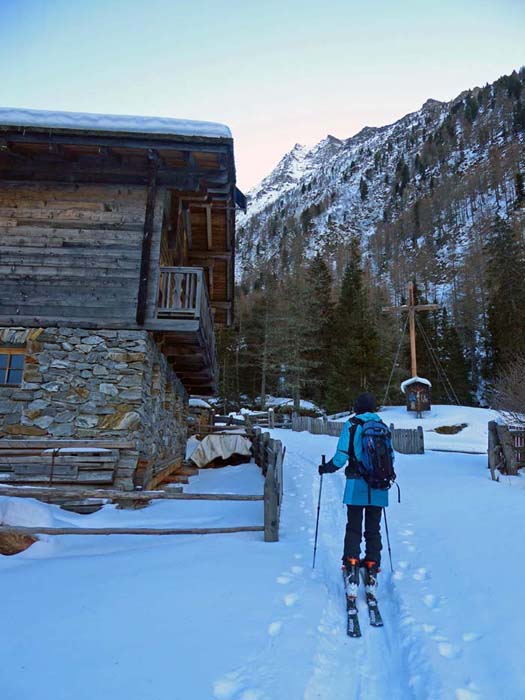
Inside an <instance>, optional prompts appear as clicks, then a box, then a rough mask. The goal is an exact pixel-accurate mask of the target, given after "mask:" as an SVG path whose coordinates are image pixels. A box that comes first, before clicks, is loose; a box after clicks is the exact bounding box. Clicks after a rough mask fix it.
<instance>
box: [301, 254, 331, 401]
mask: <svg viewBox="0 0 525 700" xmlns="http://www.w3.org/2000/svg"><path fill="white" fill-rule="evenodd" d="M305 278H306V289H307V295H306V299H305V312H306V314H307V317H308V318H309V319H310V323H309V327H308V329H307V332H306V335H305V349H304V352H305V357H306V359H307V360H308V361H309V365H310V372H309V376H308V378H307V380H306V382H305V389H306V394H305V395H306V396H307V397H308V398H311V399H312V400H313V401H315V402H316V403H317V404H318V405H324V403H325V398H326V388H327V382H328V372H329V368H330V349H331V346H332V342H331V331H332V321H333V304H332V277H331V275H330V270H329V269H328V265H327V264H326V262H325V261H324V260H323V258H322V256H321V255H319V254H317V255H316V256H315V258H314V259H313V260H312V262H311V263H310V264H309V266H308V268H307V269H306V275H305Z"/></svg>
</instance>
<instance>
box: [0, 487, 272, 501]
mask: <svg viewBox="0 0 525 700" xmlns="http://www.w3.org/2000/svg"><path fill="white" fill-rule="evenodd" d="M0 496H16V497H17V498H47V497H48V496H52V497H56V498H102V499H107V500H109V501H156V500H160V499H167V500H172V501H262V500H264V496H263V495H251V494H237V493H181V492H177V491H172V490H167V491H119V490H117V489H77V488H60V487H52V488H51V487H49V488H46V487H43V486H42V487H37V486H0Z"/></svg>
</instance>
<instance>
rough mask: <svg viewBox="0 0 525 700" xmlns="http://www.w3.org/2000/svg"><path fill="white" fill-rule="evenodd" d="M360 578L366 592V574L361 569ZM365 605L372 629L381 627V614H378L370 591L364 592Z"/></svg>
mask: <svg viewBox="0 0 525 700" xmlns="http://www.w3.org/2000/svg"><path fill="white" fill-rule="evenodd" d="M361 578H362V579H363V583H364V584H365V591H366V573H365V571H364V570H363V569H361ZM366 604H367V607H368V617H369V620H370V624H371V625H372V627H383V618H382V617H381V613H380V612H379V606H378V604H377V598H376V597H375V595H374V594H373V593H371V592H370V591H366Z"/></svg>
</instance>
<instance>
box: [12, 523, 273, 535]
mask: <svg viewBox="0 0 525 700" xmlns="http://www.w3.org/2000/svg"><path fill="white" fill-rule="evenodd" d="M263 531H264V527H262V526H260V525H241V526H239V527H209V528H204V527H193V528H186V529H183V528H154V527H98V528H85V527H16V526H11V525H0V534H3V533H5V534H18V535H225V534H229V533H234V532H263Z"/></svg>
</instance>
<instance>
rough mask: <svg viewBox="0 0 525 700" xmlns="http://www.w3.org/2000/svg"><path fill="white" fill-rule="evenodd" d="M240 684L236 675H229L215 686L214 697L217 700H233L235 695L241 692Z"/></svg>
mask: <svg viewBox="0 0 525 700" xmlns="http://www.w3.org/2000/svg"><path fill="white" fill-rule="evenodd" d="M239 687H240V684H239V681H238V680H237V678H236V674H228V676H225V677H224V678H221V679H219V680H218V681H215V682H214V684H213V697H214V698H216V700H231V698H232V697H233V694H234V693H236V692H237V691H238V690H239Z"/></svg>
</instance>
